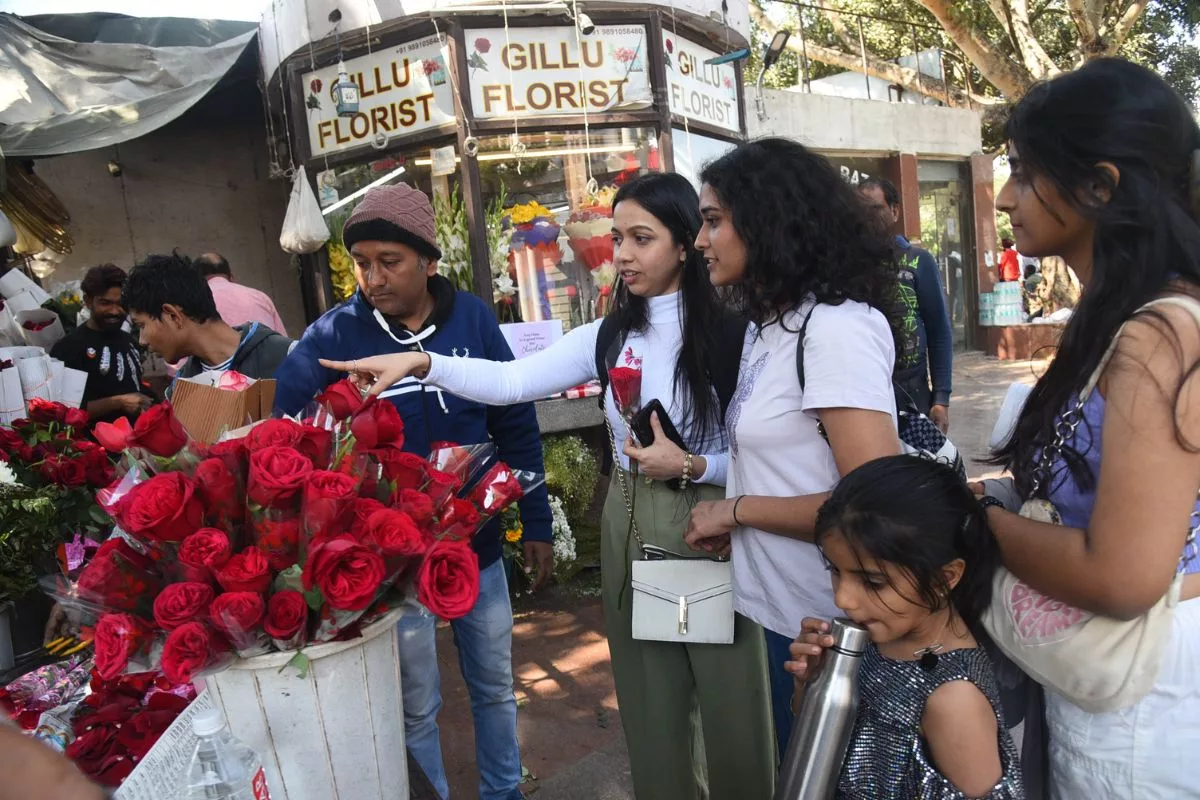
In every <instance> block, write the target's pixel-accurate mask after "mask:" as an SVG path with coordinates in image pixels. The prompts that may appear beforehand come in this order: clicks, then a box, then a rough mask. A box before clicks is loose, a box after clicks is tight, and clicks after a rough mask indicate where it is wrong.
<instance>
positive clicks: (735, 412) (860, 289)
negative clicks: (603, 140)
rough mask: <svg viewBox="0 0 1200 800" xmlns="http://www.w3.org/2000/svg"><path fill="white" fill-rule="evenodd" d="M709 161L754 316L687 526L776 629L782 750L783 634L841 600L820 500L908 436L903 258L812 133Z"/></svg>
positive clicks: (719, 274) (730, 250)
mask: <svg viewBox="0 0 1200 800" xmlns="http://www.w3.org/2000/svg"><path fill="white" fill-rule="evenodd" d="M700 177H701V180H702V181H703V186H702V189H701V192H700V213H701V215H702V216H703V218H704V225H703V227H702V228H701V230H700V235H699V237H697V239H696V247H697V248H698V249H699V250H701V251H702V252H703V254H704V258H705V260H706V261H707V262H708V272H709V276H710V277H711V278H712V282H713V283H714V284H715V285H717V286H729V287H733V293H734V295H735V297H736V298H737V300H738V301H739V302H740V303H741V304H742V306H743V307H744V308H745V309H746V311H747V313H748V315H749V317H750V320H751V322H752V323H753V325H752V327H753V332H752V334H751V335H749V336H748V337H747V342H746V347H745V351H744V354H743V358H742V369H741V374H740V377H739V381H738V389H737V392H736V394H735V395H734V399H733V402H732V403H731V404H730V407H729V411H728V413H727V415H726V418H725V423H726V426H727V428H728V431H729V442H730V447H729V480H728V483H727V486H728V491H727V494H726V497H727V499H726V500H722V501H715V502H706V503H700V504H698V505H697V506H696V509H695V510H694V511H693V512H692V519H691V523H690V526H689V530H688V534H687V540H688V543H689V544H691V545H693V546H703V547H706V548H710V549H714V550H717V551H725V550H728V549H730V548H732V553H733V590H734V607H735V608H736V609H737V610H738V611H739V612H740V613H742V614H745V615H746V616H747V617H749V618H750V619H752V620H754V621H755V622H757V623H759V624H760V625H761V626H762V627H763V628H764V630H765V632H766V639H767V656H768V666H769V670H770V677H771V700H772V702H771V705H772V709H773V711H774V717H775V730H776V739H777V743H778V745H779V749H780V751H781V752H782V751H783V748H784V747H785V746H786V745H787V739H788V736H789V735H790V731H791V713H792V712H791V705H790V698H791V693H792V680H791V677H790V676H789V675H788V674H787V672H786V671H785V670H784V669H783V663H784V662H785V661H786V660H787V651H788V646H789V645H790V644H791V642H792V640H793V639H794V638H795V637H796V635H797V634H798V633H799V632H800V623H801V620H803V619H804V618H805V617H832V616H836V615H837V607H836V605H835V604H834V601H833V593H832V592H831V591H830V588H829V582H828V581H827V580H826V579H825V568H824V565H823V563H822V561H821V555H820V553H819V552H818V550H817V547H816V545H814V544H813V531H814V526H815V524H816V521H817V509H818V508H820V506H821V503H822V502H823V501H824V500H825V498H826V497H827V493H828V492H829V491H830V490H832V489H833V487H834V485H835V484H836V483H837V482H838V479H839V478H840V476H842V475H844V474H846V473H848V472H850V470H852V469H854V468H855V467H858V466H859V465H861V464H864V463H866V462H867V461H871V460H872V459H875V458H880V457H883V456H888V455H894V454H898V453H899V452H900V442H899V439H898V438H897V435H896V418H895V414H896V401H895V396H894V394H893V389H892V367H893V365H894V363H895V345H894V342H893V335H892V329H891V326H890V325H889V323H888V319H887V316H886V314H887V313H888V311H889V310H890V309H892V308H893V307H894V303H895V296H896V281H897V277H896V269H895V266H894V262H893V260H892V254H891V253H892V251H891V243H890V241H889V240H888V239H887V238H885V237H884V235H883V234H882V232H880V231H878V230H877V226H875V225H873V224H872V223H871V222H870V221H869V219H868V217H867V211H866V208H865V206H864V205H863V203H862V202H861V201H860V200H859V198H858V196H857V195H856V194H855V192H854V190H853V188H851V187H850V185H849V184H847V183H846V182H845V181H844V180H843V179H842V177H841V175H840V174H839V173H838V171H837V170H836V169H835V168H834V167H833V166H832V165H831V164H830V163H829V162H828V161H827V160H826V159H825V158H824V157H822V156H820V155H818V154H816V153H814V152H812V151H811V150H808V149H807V148H805V147H804V146H803V145H800V144H798V143H796V142H793V141H789V140H786V139H762V140H759V141H754V142H748V143H746V144H743V145H741V146H739V147H738V148H736V149H735V150H733V151H731V152H730V153H728V154H726V155H724V156H722V157H721V158H719V159H717V160H716V161H714V162H713V163H711V164H709V165H708V166H707V167H705V169H704V170H703V172H702V173H701V176H700ZM801 367H803V371H804V378H803V380H802V379H801V376H800V374H799V373H800V368H801Z"/></svg>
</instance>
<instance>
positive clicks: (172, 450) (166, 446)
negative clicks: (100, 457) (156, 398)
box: [129, 403, 188, 458]
mask: <svg viewBox="0 0 1200 800" xmlns="http://www.w3.org/2000/svg"><path fill="white" fill-rule="evenodd" d="M187 443H188V435H187V431H185V430H184V429H183V425H182V423H180V422H179V419H178V418H176V416H175V411H174V409H172V408H171V404H170V403H159V404H158V405H156V406H151V407H150V408H149V409H147V410H146V411H144V412H142V415H141V416H139V417H138V418H137V422H135V423H134V425H133V435H132V436H131V437H130V438H129V446H130V447H141V448H143V449H145V450H148V451H149V452H150V453H152V454H153V455H156V456H161V457H162V458H170V457H171V456H173V455H175V454H176V453H178V452H179V451H180V450H182V449H183V447H184V445H186V444H187Z"/></svg>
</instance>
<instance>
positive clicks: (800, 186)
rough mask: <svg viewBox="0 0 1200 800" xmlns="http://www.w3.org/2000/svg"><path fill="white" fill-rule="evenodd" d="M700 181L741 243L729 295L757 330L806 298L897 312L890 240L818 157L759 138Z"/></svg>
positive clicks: (726, 157) (723, 158)
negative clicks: (739, 276) (742, 264)
mask: <svg viewBox="0 0 1200 800" xmlns="http://www.w3.org/2000/svg"><path fill="white" fill-rule="evenodd" d="M700 179H701V180H702V181H703V182H704V183H706V184H708V186H710V187H711V188H712V190H713V191H714V192H716V194H717V198H718V199H719V200H720V202H721V205H722V206H723V207H724V208H725V209H726V210H728V211H729V213H730V217H731V218H732V221H733V227H734V229H735V230H736V231H737V233H738V236H739V237H740V238H741V240H742V242H743V243H744V244H745V247H746V276H745V280H744V281H743V282H742V283H741V284H740V285H739V286H738V287H736V289H735V290H734V292H733V296H734V301H735V302H736V303H737V304H738V305H739V306H740V307H742V308H745V309H746V313H747V315H748V316H749V317H750V319H751V320H753V321H754V322H755V323H757V324H758V325H759V326H760V327H762V326H763V325H765V324H768V323H769V322H771V321H774V320H775V319H777V318H778V316H779V315H780V314H783V313H784V312H787V311H789V310H791V309H793V308H796V307H797V306H799V305H800V304H801V303H802V302H804V300H805V299H806V298H807V297H808V296H809V295H810V294H812V295H814V296H815V297H816V299H817V302H819V303H826V304H830V305H837V304H839V303H842V302H844V301H846V300H857V301H859V302H862V303H867V304H868V305H871V306H873V307H875V308H877V309H879V310H880V311H881V312H883V314H884V316H886V317H889V318H891V317H892V316H894V303H895V299H896V279H897V278H896V275H897V272H896V269H895V265H894V264H895V262H894V258H893V255H892V244H891V240H890V238H889V237H886V236H884V235H883V233H882V232H881V231H879V230H878V228H879V226H878V224H877V223H875V222H874V221H873V220H872V219H870V218H869V215H868V213H867V209H866V208H865V206H864V204H863V202H862V200H861V199H860V198H859V197H858V195H857V193H856V192H855V191H854V189H853V187H851V186H850V185H849V184H848V183H846V181H845V180H843V179H842V176H841V174H840V173H839V172H838V171H837V169H835V168H834V166H833V165H832V164H830V163H829V161H828V160H827V159H826V158H825V157H824V156H821V155H819V154H817V153H814V152H813V151H811V150H809V149H808V148H807V147H805V146H804V145H802V144H800V143H798V142H794V141H791V140H790V139H778V138H768V139H758V140H756V141H752V142H746V143H744V144H741V145H738V146H737V147H736V148H734V149H733V150H731V151H730V152H728V153H726V154H725V155H723V156H721V157H720V158H718V159H717V160H715V161H713V162H712V163H710V164H708V166H706V167H705V168H704V169H703V170H702V171H701V172H700Z"/></svg>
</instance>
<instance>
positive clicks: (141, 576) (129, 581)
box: [75, 536, 160, 612]
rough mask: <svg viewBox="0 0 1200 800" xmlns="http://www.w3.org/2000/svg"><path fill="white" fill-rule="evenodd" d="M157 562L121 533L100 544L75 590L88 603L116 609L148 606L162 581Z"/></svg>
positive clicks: (129, 609) (81, 574) (80, 576)
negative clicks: (155, 570) (156, 568)
mask: <svg viewBox="0 0 1200 800" xmlns="http://www.w3.org/2000/svg"><path fill="white" fill-rule="evenodd" d="M153 567H154V562H153V561H152V560H151V559H150V558H149V557H148V556H146V555H144V554H142V553H139V552H138V551H136V550H134V549H133V547H132V546H131V545H130V544H129V543H128V542H126V541H125V540H124V539H122V538H121V537H119V536H114V537H112V538H110V539H109V540H108V541H106V542H104V543H103V544H102V545H100V549H98V550H97V551H96V553H95V555H93V556H92V560H91V561H89V562H88V563H87V565H86V566H85V567H84V568H83V571H82V572H81V573H80V574H79V580H78V581H77V582H76V584H75V591H76V593H77V594H78V595H79V598H80V599H81V600H83V601H84V602H86V603H89V604H92V605H96V606H99V607H101V608H103V609H113V610H116V611H131V612H132V611H139V610H142V609H143V608H147V609H148V606H149V603H150V601H151V598H153V597H154V595H155V594H157V593H158V591H159V588H160V583H159V580H158V578H157V576H156V575H155V574H154V572H153Z"/></svg>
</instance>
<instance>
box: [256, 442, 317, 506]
mask: <svg viewBox="0 0 1200 800" xmlns="http://www.w3.org/2000/svg"><path fill="white" fill-rule="evenodd" d="M272 421H275V420H272ZM312 472H313V466H312V462H311V461H309V460H308V459H307V458H305V457H304V456H302V455H300V453H299V452H297V451H296V450H295V449H294V448H291V447H264V448H263V449H261V450H258V451H255V452H252V453H251V455H250V480H249V481H248V484H247V487H246V494H247V496H248V497H249V498H250V501H251V502H252V503H254V504H256V505H259V506H262V507H263V508H289V507H293V506H295V505H296V499H297V498H298V497H299V493H300V489H301V488H302V487H303V486H304V482H305V481H307V480H308V479H309V477H310V476H311V475H312Z"/></svg>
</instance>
